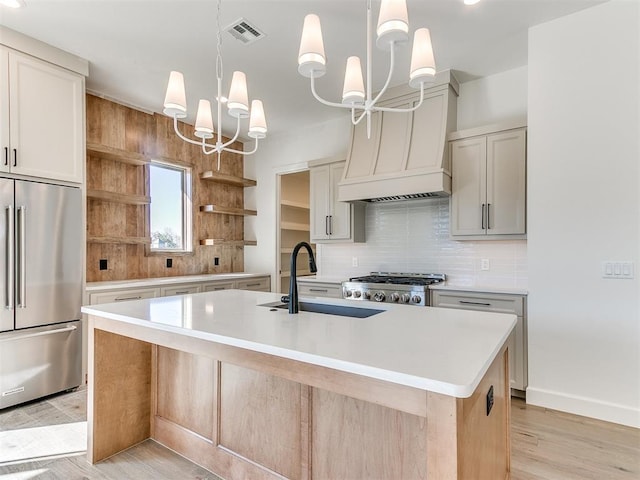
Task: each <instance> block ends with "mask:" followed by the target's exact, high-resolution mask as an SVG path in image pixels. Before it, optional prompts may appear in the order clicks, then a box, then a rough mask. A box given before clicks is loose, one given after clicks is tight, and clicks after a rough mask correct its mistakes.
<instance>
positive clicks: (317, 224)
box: [309, 165, 331, 242]
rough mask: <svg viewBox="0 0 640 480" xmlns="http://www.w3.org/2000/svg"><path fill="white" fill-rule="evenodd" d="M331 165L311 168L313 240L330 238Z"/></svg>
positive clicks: (310, 189)
mask: <svg viewBox="0 0 640 480" xmlns="http://www.w3.org/2000/svg"><path fill="white" fill-rule="evenodd" d="M329 167H330V165H322V166H319V167H313V168H311V169H309V198H310V208H311V210H310V215H311V241H312V242H315V241H318V240H327V239H328V238H330V237H329V214H330V205H331V169H330V168H329Z"/></svg>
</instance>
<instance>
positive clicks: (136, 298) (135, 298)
mask: <svg viewBox="0 0 640 480" xmlns="http://www.w3.org/2000/svg"><path fill="white" fill-rule="evenodd" d="M141 298H142V297H141V296H140V295H137V296H135V297H120V298H114V300H115V301H116V302H123V301H125V300H140V299H141Z"/></svg>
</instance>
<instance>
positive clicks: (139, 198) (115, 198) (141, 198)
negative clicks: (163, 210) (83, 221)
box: [87, 190, 151, 205]
mask: <svg viewBox="0 0 640 480" xmlns="http://www.w3.org/2000/svg"><path fill="white" fill-rule="evenodd" d="M87 198H95V199H97V200H106V201H107V202H116V203H126V204H128V205H149V204H150V203H151V197H149V196H146V195H132V194H130V193H117V192H108V191H106V190H87Z"/></svg>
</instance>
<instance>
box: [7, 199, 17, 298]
mask: <svg viewBox="0 0 640 480" xmlns="http://www.w3.org/2000/svg"><path fill="white" fill-rule="evenodd" d="M4 212H5V220H6V232H5V233H6V242H7V244H6V245H5V255H6V259H5V260H6V262H7V269H6V271H5V279H4V280H5V301H4V306H5V308H7V309H8V310H13V294H14V291H13V287H14V281H15V273H16V272H15V270H16V263H15V262H16V258H15V252H14V251H13V241H14V238H13V229H14V217H13V205H8V206H7V207H5V211H4Z"/></svg>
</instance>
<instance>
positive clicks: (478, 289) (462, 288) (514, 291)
mask: <svg viewBox="0 0 640 480" xmlns="http://www.w3.org/2000/svg"><path fill="white" fill-rule="evenodd" d="M429 290H450V291H456V292H474V293H497V294H505V295H529V291H528V290H527V289H524V288H517V287H492V286H483V285H477V286H476V285H472V286H469V285H447V284H445V285H439V284H435V285H429Z"/></svg>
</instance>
